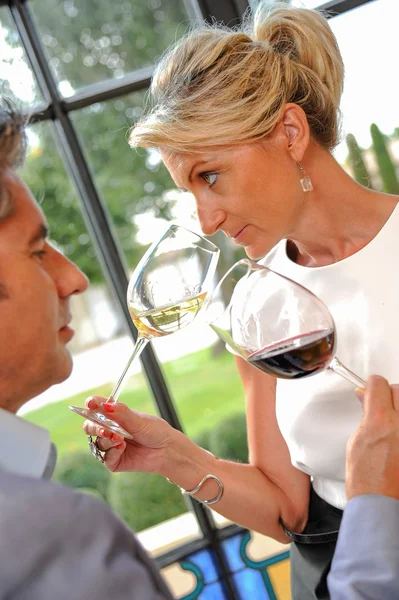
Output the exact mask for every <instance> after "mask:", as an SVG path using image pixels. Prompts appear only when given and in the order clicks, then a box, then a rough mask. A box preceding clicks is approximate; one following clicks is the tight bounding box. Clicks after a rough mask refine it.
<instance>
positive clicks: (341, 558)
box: [328, 494, 399, 600]
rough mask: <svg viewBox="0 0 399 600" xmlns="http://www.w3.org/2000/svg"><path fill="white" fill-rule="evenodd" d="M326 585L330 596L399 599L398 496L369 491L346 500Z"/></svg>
mask: <svg viewBox="0 0 399 600" xmlns="http://www.w3.org/2000/svg"><path fill="white" fill-rule="evenodd" d="M328 587H329V590H330V595H331V600H396V599H399V500H395V499H394V498H388V497H386V496H378V495H371V494H370V495H364V496H357V497H356V498H353V499H352V500H350V501H349V502H348V504H347V506H346V507H345V510H344V515H343V519H342V523H341V528H340V531H339V536H338V542H337V547H336V550H335V554H334V559H333V562H332V566H331V571H330V574H329V576H328Z"/></svg>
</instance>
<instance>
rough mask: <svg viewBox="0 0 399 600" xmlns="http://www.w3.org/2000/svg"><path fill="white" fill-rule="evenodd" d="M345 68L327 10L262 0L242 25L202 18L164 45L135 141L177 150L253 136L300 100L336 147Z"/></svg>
mask: <svg viewBox="0 0 399 600" xmlns="http://www.w3.org/2000/svg"><path fill="white" fill-rule="evenodd" d="M343 75H344V67H343V63H342V58H341V54H340V51H339V48H338V45H337V42H336V39H335V37H334V35H333V33H332V31H331V29H330V27H329V25H328V22H327V20H326V19H325V18H324V17H323V16H322V14H320V13H319V12H317V11H315V10H310V9H305V8H296V7H293V6H290V5H287V4H286V3H283V2H279V3H274V4H271V5H270V4H266V2H265V1H261V2H260V4H259V6H258V8H257V10H256V11H255V14H254V15H253V17H252V16H251V15H248V16H247V17H246V18H245V19H244V22H243V25H242V26H241V27H240V28H237V29H228V28H226V27H223V26H220V25H217V24H215V25H206V24H201V25H199V26H197V27H196V28H195V29H194V30H192V31H190V32H189V33H188V34H186V36H185V37H183V38H182V39H180V40H179V41H178V42H177V43H176V44H175V45H174V46H173V47H172V48H170V49H169V50H168V51H167V52H166V53H165V55H164V56H163V58H162V59H161V61H160V62H159V64H158V66H157V68H156V71H155V74H154V77H153V80H152V85H151V88H150V93H151V96H152V99H153V107H152V109H151V110H150V111H149V112H148V113H147V114H146V115H145V116H144V117H142V118H141V119H140V120H139V121H138V123H137V124H136V125H135V127H134V128H133V129H132V131H131V134H130V140H129V142H130V145H131V146H132V147H137V146H141V147H145V148H148V147H158V148H165V149H168V150H170V151H172V152H198V151H203V150H205V149H207V148H214V147H222V146H231V145H237V144H242V143H248V142H255V141H258V140H261V139H264V138H266V137H267V136H268V135H270V134H271V132H272V131H273V129H274V128H275V126H276V125H277V123H278V122H279V120H280V119H281V117H282V113H283V111H284V106H285V105H286V104H287V103H294V104H297V105H298V106H300V107H301V108H302V109H303V110H304V112H305V114H306V117H307V120H308V123H309V127H310V131H311V134H312V136H313V138H314V139H315V140H316V141H317V142H318V143H319V144H320V145H321V146H323V147H324V148H327V149H329V150H330V149H332V148H334V146H335V145H336V144H337V142H338V132H339V124H338V115H339V102H340V98H341V93H342V87H343Z"/></svg>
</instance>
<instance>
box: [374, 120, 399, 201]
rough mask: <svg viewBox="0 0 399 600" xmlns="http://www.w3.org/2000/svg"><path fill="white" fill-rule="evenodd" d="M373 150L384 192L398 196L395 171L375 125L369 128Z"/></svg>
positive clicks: (398, 184)
mask: <svg viewBox="0 0 399 600" xmlns="http://www.w3.org/2000/svg"><path fill="white" fill-rule="evenodd" d="M370 132H371V137H372V140H373V148H374V153H375V157H376V159H377V163H378V166H379V169H380V175H381V179H382V183H383V188H384V192H387V193H388V194H399V181H398V178H397V176H396V170H395V167H394V164H393V162H392V159H391V157H390V154H389V152H388V148H387V145H386V141H385V136H384V135H383V134H382V133H381V131H380V130H379V128H378V127H377V125H376V124H375V123H373V124H372V125H371V127H370Z"/></svg>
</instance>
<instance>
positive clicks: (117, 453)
mask: <svg viewBox="0 0 399 600" xmlns="http://www.w3.org/2000/svg"><path fill="white" fill-rule="evenodd" d="M125 449H126V442H121V443H120V444H118V445H117V446H114V447H112V448H110V449H109V450H107V451H106V452H105V455H104V464H105V466H106V467H107V468H108V469H109V470H110V471H114V470H115V469H116V468H117V467H118V465H119V462H120V460H121V457H122V454H123V453H124V451H125Z"/></svg>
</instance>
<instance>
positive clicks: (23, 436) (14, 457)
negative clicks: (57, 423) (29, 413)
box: [0, 408, 51, 478]
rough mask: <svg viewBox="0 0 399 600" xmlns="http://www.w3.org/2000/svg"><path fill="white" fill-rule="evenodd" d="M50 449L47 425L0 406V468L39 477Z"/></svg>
mask: <svg viewBox="0 0 399 600" xmlns="http://www.w3.org/2000/svg"><path fill="white" fill-rule="evenodd" d="M50 452H51V441H50V434H49V432H48V431H47V429H43V427H39V426H38V425H34V424H33V423H30V422H29V421H25V420H24V419H21V417H18V416H17V415H14V414H13V413H11V412H8V411H6V410H4V409H2V408H0V471H5V472H8V473H15V474H16V475H28V476H29V477H37V478H41V477H43V474H44V472H45V471H46V467H47V463H48V459H49V455H50Z"/></svg>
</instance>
